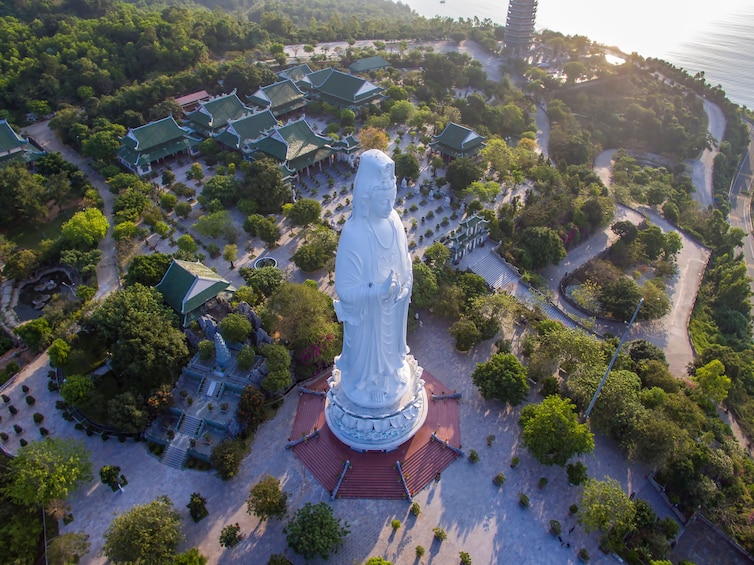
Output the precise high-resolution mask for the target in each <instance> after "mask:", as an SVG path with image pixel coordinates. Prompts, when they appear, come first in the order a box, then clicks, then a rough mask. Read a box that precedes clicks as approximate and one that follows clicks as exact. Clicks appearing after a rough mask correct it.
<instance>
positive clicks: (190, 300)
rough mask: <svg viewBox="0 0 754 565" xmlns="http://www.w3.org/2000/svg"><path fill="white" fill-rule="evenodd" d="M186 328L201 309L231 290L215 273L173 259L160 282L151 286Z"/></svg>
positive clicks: (196, 265)
mask: <svg viewBox="0 0 754 565" xmlns="http://www.w3.org/2000/svg"><path fill="white" fill-rule="evenodd" d="M155 288H156V289H157V290H159V291H160V292H161V293H162V296H163V298H164V300H165V302H166V303H167V305H168V306H170V307H171V308H172V309H173V310H175V311H176V313H177V314H178V315H179V316H180V317H181V323H182V324H183V325H184V326H186V325H188V324H190V323H191V322H193V321H194V320H196V319H197V318H199V317H200V316H201V315H202V311H201V309H202V306H204V304H205V303H206V302H208V301H209V300H212V299H213V298H216V297H217V296H218V295H219V294H222V293H232V292H235V290H236V289H235V288H233V287H232V286H231V284H230V283H229V282H228V281H226V280H225V279H224V278H223V277H221V276H220V275H218V274H217V273H216V272H215V271H213V270H212V269H210V268H209V267H207V266H206V265H203V264H202V263H199V262H198V261H197V262H196V263H193V262H191V261H179V260H178V259H173V262H172V263H171V264H170V266H169V267H168V270H167V272H166V273H165V275H163V277H162V280H161V281H160V282H159V283H158V284H157V286H156V287H155Z"/></svg>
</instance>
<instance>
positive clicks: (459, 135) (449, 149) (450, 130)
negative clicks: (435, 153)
mask: <svg viewBox="0 0 754 565" xmlns="http://www.w3.org/2000/svg"><path fill="white" fill-rule="evenodd" d="M485 139H486V138H485V137H483V136H481V135H479V134H478V133H476V132H475V131H474V130H472V129H469V128H467V127H465V126H462V125H459V124H456V123H453V122H450V123H449V124H448V125H447V126H446V127H445V129H444V130H442V133H440V135H436V136H434V139H433V140H432V142H431V143H430V144H429V145H430V146H431V147H438V148H439V149H440V150H441V151H443V152H445V153H449V154H452V155H455V156H458V157H463V156H467V155H471V154H473V153H474V152H476V151H477V150H478V149H480V148H481V147H482V146H483V144H484V140H485Z"/></svg>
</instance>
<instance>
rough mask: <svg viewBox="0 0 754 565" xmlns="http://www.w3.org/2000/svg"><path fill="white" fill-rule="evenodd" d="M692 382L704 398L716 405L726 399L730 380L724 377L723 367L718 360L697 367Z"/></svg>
mask: <svg viewBox="0 0 754 565" xmlns="http://www.w3.org/2000/svg"><path fill="white" fill-rule="evenodd" d="M693 380H694V382H695V383H697V384H698V385H699V387H700V388H701V389H702V392H703V393H704V394H705V395H706V396H708V397H710V398H711V399H712V400H714V401H715V402H717V403H718V404H719V403H720V402H722V401H723V400H725V399H726V398H727V397H728V390H729V389H730V383H731V380H730V378H729V377H727V376H726V375H725V365H723V364H722V363H721V362H720V361H719V360H718V359H714V360H712V361H710V362H709V363H707V364H706V365H704V366H702V367H699V368H698V369H697V370H696V372H695V373H694V376H693Z"/></svg>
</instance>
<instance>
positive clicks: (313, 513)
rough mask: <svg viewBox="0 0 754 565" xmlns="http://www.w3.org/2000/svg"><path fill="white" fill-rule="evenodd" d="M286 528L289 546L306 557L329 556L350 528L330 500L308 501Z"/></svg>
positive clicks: (336, 548) (340, 544) (334, 551)
mask: <svg viewBox="0 0 754 565" xmlns="http://www.w3.org/2000/svg"><path fill="white" fill-rule="evenodd" d="M284 532H285V539H286V541H287V542H288V547H290V548H291V549H292V550H293V551H294V552H295V553H298V554H299V555H301V556H302V557H303V558H304V559H314V558H317V557H319V558H322V559H329V557H330V555H332V554H333V553H337V552H338V549H340V548H341V547H342V545H343V542H344V540H345V537H346V536H347V535H348V534H349V533H350V530H349V527H348V523H346V524H344V525H343V524H341V521H340V519H338V518H336V517H335V515H334V514H333V510H332V507H331V506H330V505H328V504H327V503H325V502H320V503H318V504H312V503H311V502H307V503H306V504H305V505H304V506H303V507H301V508H299V509H298V510H297V511H296V514H295V515H294V517H293V518H292V519H291V521H290V522H288V525H287V526H286V527H285V530H284Z"/></svg>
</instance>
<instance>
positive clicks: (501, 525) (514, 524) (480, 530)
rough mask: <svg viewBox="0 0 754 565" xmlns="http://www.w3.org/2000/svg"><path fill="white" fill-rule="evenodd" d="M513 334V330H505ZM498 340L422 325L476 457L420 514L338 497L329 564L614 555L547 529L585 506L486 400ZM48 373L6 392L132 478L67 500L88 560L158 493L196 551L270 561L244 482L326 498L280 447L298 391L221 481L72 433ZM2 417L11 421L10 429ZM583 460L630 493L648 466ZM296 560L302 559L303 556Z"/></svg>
mask: <svg viewBox="0 0 754 565" xmlns="http://www.w3.org/2000/svg"><path fill="white" fill-rule="evenodd" d="M506 337H509V338H510V337H516V336H515V335H513V334H511V335H507V334H506ZM491 343H492V342H491V341H488V342H485V343H484V344H482V345H481V346H479V347H477V348H475V349H473V350H472V351H471V353H469V354H460V353H458V352H456V350H455V348H454V347H453V341H452V338H451V337H450V335H448V333H447V325H446V324H445V323H444V322H443V321H439V320H436V319H434V318H425V319H424V324H423V327H422V328H420V329H419V330H418V331H417V332H416V333H415V334H413V335H411V336H410V338H409V345H410V346H411V349H412V353H413V354H414V355H415V356H416V358H417V359H418V360H419V362H420V363H421V364H422V365H424V366H425V367H426V368H427V370H429V371H430V372H432V373H433V374H434V375H436V376H437V377H438V378H440V379H442V380H443V382H445V383H446V384H448V385H449V386H452V387H453V388H455V389H457V390H459V391H460V392H462V393H463V400H462V402H461V434H462V439H463V449H464V450H466V451H467V450H469V449H475V450H476V451H477V452H479V454H480V458H481V460H480V462H479V463H477V464H476V465H472V464H471V463H469V462H468V461H466V460H458V461H456V462H455V463H453V464H452V465H451V466H450V467H449V468H448V469H446V471H445V472H444V473H443V475H442V479H441V481H440V482H439V483H434V482H433V483H431V484H430V486H429V487H427V488H426V489H424V490H423V491H421V492H420V493H419V494H418V495H417V496H416V498H415V500H416V501H417V502H418V503H419V504H420V505H421V507H422V515H421V516H420V517H419V518H418V519H414V518H412V517H411V516H410V515H409V512H408V509H409V506H408V504H407V503H405V502H395V501H392V502H391V501H379V500H338V501H336V502H335V503H334V508H335V512H336V515H337V516H338V517H340V518H343V519H345V520H347V521H348V522H349V523H350V524H351V531H352V533H351V535H349V536H348V538H347V541H346V544H345V547H344V548H343V550H342V551H341V553H340V554H339V555H338V556H337V557H335V558H333V559H332V560H331V562H332V563H348V564H350V563H362V562H363V561H365V560H366V559H368V558H369V557H371V556H374V555H382V556H384V557H386V558H387V559H389V560H392V561H393V562H394V563H396V565H408V564H413V563H416V561H415V558H414V548H415V546H416V545H423V546H424V547H425V548H426V549H427V554H426V555H425V557H424V558H423V560H422V561H420V562H421V563H451V562H454V561H455V560H456V559H457V556H458V552H459V551H467V552H469V553H470V555H471V557H472V559H473V560H474V562H475V563H502V562H515V563H522V564H527V563H531V564H540V563H575V562H576V561H577V560H576V554H575V552H576V550H578V548H580V547H582V546H584V547H586V548H587V549H588V550H589V553H590V554H591V555H592V556H593V562H595V563H610V562H612V560H611V559H610V558H607V557H605V556H603V555H602V554H601V553H600V552H599V550H598V548H597V543H598V536H597V535H594V534H593V535H586V534H585V533H584V532H583V531H582V530H581V529H580V528H579V527H577V528H576V530H575V531H574V532H573V534H571V535H570V536H566V537H567V538H568V541H569V542H570V543H571V546H572V547H571V549H570V550H568V549H566V548H565V547H561V546H560V544H559V542H558V541H557V539H556V538H554V537H553V536H552V535H550V534H549V533H548V531H547V530H548V522H549V520H550V519H557V520H560V521H561V523H562V524H563V525H564V531H567V530H568V529H570V528H571V526H573V525H576V522H575V520H574V519H573V518H572V517H570V516H569V515H568V506H569V505H570V504H572V503H578V499H579V497H580V493H581V489H580V488H579V487H569V486H567V482H566V475H565V471H564V470H563V469H561V468H559V467H557V468H548V467H544V466H541V465H539V464H538V463H536V462H535V461H534V460H533V459H532V458H531V457H530V456H529V454H528V452H527V451H525V450H524V449H519V446H518V444H519V427H518V424H517V420H518V413H519V409H515V410H511V409H502V407H501V405H500V404H499V403H497V402H485V401H484V400H483V399H482V398H481V397H480V396H479V394H478V392H477V391H476V387H474V385H473V384H472V383H471V380H470V378H469V375H470V373H471V371H472V370H473V368H474V367H475V364H476V363H477V362H482V361H485V360H487V359H488V358H489V354H490V348H491ZM48 370H49V366H48V364H47V358H46V356H41V357H39V358H38V359H37V360H36V361H35V362H33V363H31V364H30V365H28V366H27V367H25V368H24V369H23V371H22V372H21V374H20V375H19V377H18V378H17V379H16V380H15V381H14V382H13V383H11V385H10V386H9V387H8V388H7V389H6V390H5V391H4V392H5V393H6V394H8V395H9V396H11V398H12V399H13V400H14V401H16V399H17V397H19V398H20V397H22V396H23V395H22V393H21V390H20V388H21V386H22V385H23V384H28V385H29V386H30V387H31V389H32V393H33V394H34V395H35V396H36V398H37V404H36V405H35V407H34V411H39V412H42V413H43V414H45V421H44V423H43V424H42V425H44V426H45V427H47V428H48V429H49V430H50V433H51V435H55V436H59V437H74V438H76V439H79V440H81V441H83V442H84V443H85V444H86V446H87V448H88V449H89V450H90V452H91V458H92V463H93V468H94V471H95V475H96V474H97V473H98V471H99V469H100V467H102V466H103V465H118V466H120V467H121V469H122V472H123V473H124V474H125V475H126V477H127V478H128V480H129V485H128V486H127V487H126V488H125V491H124V492H123V493H113V492H111V491H110V489H109V488H107V487H106V486H104V485H102V484H101V483H100V482H99V480H94V481H92V482H91V483H90V484H88V485H85V486H84V487H82V488H80V489H79V490H78V491H77V492H75V493H74V494H73V495H72V496H71V498H70V500H69V502H70V504H71V507H72V512H73V515H74V517H75V519H74V521H73V522H72V523H71V524H69V525H67V526H62V529H61V531H62V532H73V531H80V530H83V531H86V532H88V533H89V535H90V537H91V542H92V550H91V552H90V553H89V554H88V555H87V556H86V557H85V558H84V559H83V560H82V563H98V564H99V563H104V562H105V559H104V558H103V557H100V556H98V555H97V552H98V551H99V550H100V548H101V547H102V541H103V540H102V535H103V533H104V531H105V530H106V529H107V527H108V526H109V524H110V521H111V519H112V517H113V516H115V515H116V514H119V513H121V512H124V511H126V510H128V509H129V508H131V506H133V505H134V504H142V503H146V502H149V501H151V500H152V499H154V498H155V497H156V496H159V495H161V494H166V495H168V496H169V497H170V498H171V500H173V502H174V504H175V506H176V508H177V509H178V510H179V512H180V514H181V517H182V524H183V530H184V533H185V534H186V538H187V540H186V543H185V544H184V545H183V546H182V547H191V546H198V547H199V548H200V550H201V551H202V553H204V554H205V555H207V556H208V557H209V562H210V563H213V564H214V563H266V561H267V559H268V557H269V555H270V554H272V553H276V552H283V551H285V549H286V544H285V539H284V535H283V533H282V528H283V525H284V524H283V523H280V522H277V521H272V522H270V523H266V524H265V523H259V522H258V520H256V518H254V517H252V516H249V515H247V514H246V504H245V500H246V497H247V496H248V491H249V488H250V487H251V485H253V484H254V483H255V482H256V481H257V480H259V478H260V477H261V476H262V475H265V474H272V475H274V476H276V477H279V478H280V479H281V480H282V481H283V483H284V488H285V490H286V491H287V492H289V493H290V494H291V497H290V504H289V508H291V509H292V510H294V509H296V508H299V507H300V506H301V505H302V504H304V503H305V502H315V503H316V502H320V501H327V500H328V499H329V497H328V493H327V492H326V491H325V490H324V489H323V488H322V487H321V486H320V485H319V483H317V481H316V480H314V478H313V477H312V476H311V474H310V473H309V472H308V471H307V470H306V469H305V468H304V466H303V465H302V464H301V463H300V462H299V461H298V460H297V459H296V458H295V456H294V455H293V454H292V453H290V452H289V451H286V450H285V449H284V445H285V443H286V440H287V437H288V435H289V433H290V426H291V424H292V422H293V417H294V414H295V409H296V405H297V402H298V397H297V395H296V394H295V393H294V394H291V395H289V397H288V398H287V400H286V402H285V403H284V405H283V407H282V408H281V410H280V411H279V412H278V414H277V416H276V417H275V418H274V419H273V420H272V421H270V422H267V423H265V424H264V425H263V426H262V427H261V428H260V429H259V431H258V433H257V437H256V439H255V441H254V444H253V445H252V450H251V454H250V455H249V456H248V457H247V458H246V459H245V460H244V462H243V465H242V467H241V470H240V472H239V475H238V476H237V477H236V478H235V479H234V480H232V481H230V482H227V483H223V482H222V481H220V480H219V479H217V478H216V477H215V476H214V475H212V474H210V473H204V472H198V471H190V470H184V471H178V470H175V469H172V468H169V467H166V466H165V465H163V464H161V463H160V462H159V461H158V460H157V459H156V458H154V457H152V456H151V455H149V453H148V452H147V450H146V448H145V446H144V445H143V444H134V443H131V442H130V441H129V442H127V443H122V444H121V443H119V442H118V441H117V439H114V438H113V439H110V440H109V441H106V442H103V441H102V439H101V438H100V437H98V436H93V437H87V436H86V434H84V433H83V432H80V431H76V430H75V429H74V427H73V424H72V423H69V422H66V421H64V420H63V419H62V417H61V416H60V412H59V411H57V410H55V409H54V403H55V400H57V399H58V398H59V397H58V396H57V394H55V393H49V392H47V390H46V381H47V376H46V374H47V371H48ZM530 400H532V401H538V400H539V398H538V397H537V395H536V394H535V393H534V392H532V393H531V395H530ZM15 403H16V404H17V405H18V404H19V403H18V402H15ZM19 408H20V406H19ZM26 412H29V414H26ZM31 412H32V411H31V410H20V413H19V415H18V416H16V417H15V418H18V419H19V420H18V421H19V422H22V426H23V427H24V428H25V430H26V429H28V430H33V429H34V428H36V427H37V426H35V425H33V423H32V422H31V420H30V418H31V415H30V414H31ZM27 419H28V420H29V421H28V422H27V421H26V420H27ZM7 422H8V419H7V418H6V417H5V416H4V418H3V425H5V424H6V423H7ZM490 434H494V435H495V436H496V440H495V441H494V443H493V445H492V447H487V445H486V437H487V436H488V435H490ZM15 449H17V444H15V443H14V445H13V446H12V450H13V451H15ZM514 454H515V455H518V456H519V457H521V464H520V465H519V466H518V467H517V468H516V469H511V468H510V467H509V462H510V459H511V457H512V456H513V455H514ZM583 460H584V462H585V463H586V465H587V467H588V468H589V472H590V475H592V476H594V477H598V478H602V477H603V476H604V475H610V476H612V477H614V478H616V479H618V480H619V481H621V483H622V484H623V485H624V487H625V488H626V490H627V492H631V491H637V492H638V490H640V488H641V487H642V485H643V484H644V477H645V475H646V473H647V470H646V469H644V468H643V467H641V466H636V465H627V464H626V462H625V460H624V458H623V456H622V454H621V453H620V451H619V450H618V449H617V448H616V447H615V446H614V445H613V444H612V442H610V441H609V440H604V439H602V438H598V441H597V449H596V451H595V454H594V455H593V456H588V457H585V458H583ZM500 471H503V472H505V474H506V477H507V480H506V483H505V486H504V487H503V488H502V489H497V488H496V487H494V486H493V483H492V478H493V477H494V475H495V474H497V473H498V472H500ZM540 477H547V478H548V479H549V484H548V486H547V487H546V488H545V490H543V491H540V490H539V489H538V488H537V486H536V484H537V481H538V480H539V478H540ZM195 491H198V492H201V493H202V495H204V496H205V497H206V498H207V501H208V502H207V507H208V509H209V512H210V514H209V516H208V517H207V518H206V519H204V520H203V521H201V522H200V523H199V524H194V523H193V522H192V521H191V519H190V517H189V514H188V510H187V509H186V508H185V505H186V504H187V503H188V501H189V497H190V495H191V493H192V492H195ZM519 491H522V492H526V493H527V494H528V495H529V497H530V498H531V501H532V506H531V508H529V509H528V510H523V509H521V508H520V507H519V506H518V502H517V495H518V492H519ZM393 518H398V519H399V520H401V521H402V522H403V526H402V527H401V528H400V529H399V530H398V531H397V532H396V533H395V534H394V533H393V532H392V528H391V527H390V521H391V520H392V519H393ZM230 522H238V523H239V524H240V525H241V528H242V531H243V533H244V535H245V539H244V541H243V542H242V543H241V544H240V545H239V546H237V547H236V548H235V549H233V550H232V551H225V550H222V548H221V547H220V546H219V544H218V542H217V540H218V537H219V534H220V530H221V529H222V528H223V526H225V525H226V524H228V523H230ZM436 526H439V527H442V528H444V529H445V530H446V532H447V533H448V539H447V540H446V541H445V542H443V543H442V544H437V543H433V541H432V528H434V527H436ZM252 555H253V558H252ZM292 560H293V561H294V563H297V564H299V563H303V560H301V559H298V558H296V557H294V558H293V559H292ZM313 563H322V561H314V562H313Z"/></svg>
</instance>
